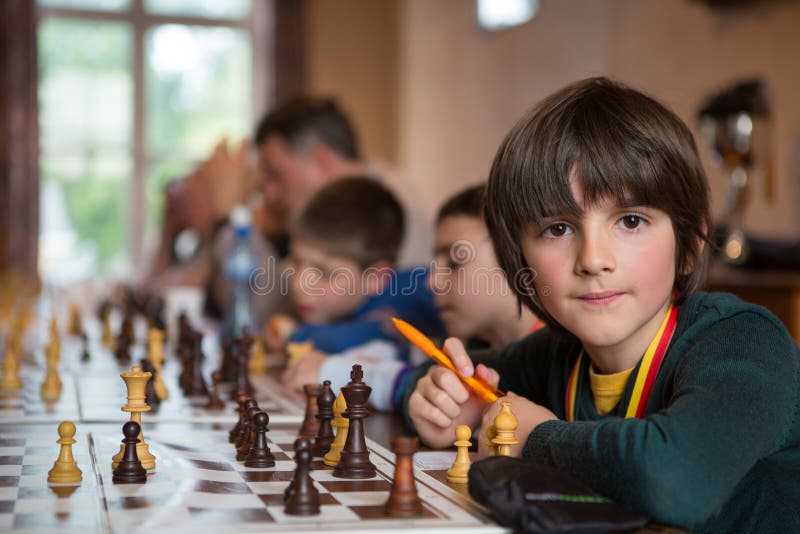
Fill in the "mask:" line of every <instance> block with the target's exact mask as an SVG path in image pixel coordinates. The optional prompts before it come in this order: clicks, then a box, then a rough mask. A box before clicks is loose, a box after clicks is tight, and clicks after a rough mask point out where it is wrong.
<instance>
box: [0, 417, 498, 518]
mask: <svg viewBox="0 0 800 534" xmlns="http://www.w3.org/2000/svg"><path fill="white" fill-rule="evenodd" d="M298 428H299V426H298V425H289V424H274V425H273V424H270V432H269V434H268V440H269V447H270V449H271V451H272V453H273V455H274V456H275V459H276V464H275V466H274V467H271V468H260V469H259V468H247V467H244V465H243V463H242V462H237V461H236V458H235V451H234V446H233V445H231V444H230V443H228V430H229V428H228V427H227V426H224V425H219V424H208V423H203V424H201V423H194V424H191V425H189V424H181V423H154V424H145V429H144V432H145V439H146V441H147V443H148V444H149V447H150V452H151V453H153V454H154V455H155V456H156V468H155V470H154V472H153V473H152V474H150V475H148V480H147V482H146V483H145V484H113V483H112V482H111V457H112V456H113V455H114V454H116V453H117V452H118V451H119V450H120V439H121V437H122V435H121V432H120V430H119V425H108V424H81V425H78V433H77V434H76V436H75V439H77V443H76V444H75V445H73V454H74V456H75V458H76V460H77V462H78V465H79V467H80V469H81V470H82V471H83V481H82V484H81V485H80V486H78V487H75V486H72V487H66V486H53V485H48V483H47V471H48V470H49V469H50V468H51V467H52V465H53V461H54V460H55V459H56V457H57V456H58V448H59V447H58V445H57V444H56V443H55V441H56V439H58V435H57V432H56V428H55V425H0V435H1V436H2V438H0V529H2V530H3V531H10V532H17V531H36V530H39V531H42V532H56V529H57V531H58V533H59V534H61V533H64V532H71V531H76V532H78V531H80V532H86V531H92V532H95V531H112V532H131V531H133V530H140V529H142V528H148V527H153V528H155V529H157V530H156V531H157V532H159V533H161V532H178V531H180V532H192V531H197V530H198V529H200V530H208V529H210V530H213V531H214V532H248V531H262V532H264V531H266V532H279V531H292V532H320V531H325V532H354V531H356V532H403V531H405V532H409V531H411V530H418V531H424V532H475V533H479V532H487V533H489V532H507V531H506V530H504V529H502V528H501V527H499V526H497V525H496V524H495V523H494V522H492V521H491V519H489V517H488V515H487V514H486V513H485V511H484V510H482V509H481V508H480V507H479V506H478V505H477V504H475V503H474V502H473V501H472V500H471V499H469V497H467V496H465V494H464V492H463V489H462V490H459V489H458V488H453V487H450V486H449V485H448V484H446V483H442V482H440V481H439V480H437V477H436V476H432V475H431V474H429V473H426V472H422V470H417V469H415V472H414V476H415V480H416V487H417V491H418V493H419V496H420V498H421V500H422V503H423V513H422V515H421V516H418V517H414V518H408V519H401V518H391V517H387V516H385V514H384V508H383V503H384V502H385V501H386V499H387V498H388V495H389V490H390V488H391V484H392V479H393V477H394V455H393V454H392V453H391V452H389V451H387V450H386V449H384V448H383V447H381V446H380V445H378V444H376V443H375V442H374V441H372V440H370V439H367V446H368V449H369V450H370V461H371V462H372V463H373V464H375V466H376V468H377V474H376V476H375V477H373V478H370V479H363V480H343V479H338V478H334V477H333V475H332V469H331V468H329V467H326V466H325V465H324V464H323V463H322V462H321V461H320V460H317V459H315V460H314V461H313V463H312V465H311V477H312V478H313V480H314V485H315V487H316V488H317V489H318V491H319V492H320V503H321V506H320V514H319V515H315V516H289V515H286V514H285V513H284V503H283V492H284V490H285V488H286V487H287V485H288V484H289V482H290V480H291V479H292V477H293V473H294V468H295V463H294V461H293V460H292V457H293V452H292V443H293V442H294V440H295V438H296V437H297V432H298Z"/></svg>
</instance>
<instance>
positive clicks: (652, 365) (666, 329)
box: [565, 304, 678, 421]
mask: <svg viewBox="0 0 800 534" xmlns="http://www.w3.org/2000/svg"><path fill="white" fill-rule="evenodd" d="M677 323H678V308H677V307H675V306H673V305H672V304H670V306H669V309H668V310H667V313H666V315H665V316H664V320H663V321H661V326H660V327H659V328H658V332H657V333H656V335H655V337H654V338H653V340H652V341H650V345H649V346H648V347H647V350H646V351H645V353H644V356H643V357H642V361H641V362H640V363H639V370H638V372H637V373H636V380H635V382H634V385H633V391H632V392H631V395H630V398H629V399H628V405H627V407H626V408H625V417H626V418H630V417H637V418H641V417H642V416H643V415H644V410H645V407H646V406H647V400H648V399H649V398H650V393H651V391H652V390H653V384H654V383H655V381H656V376H657V375H658V371H659V369H660V368H661V362H662V361H663V360H664V354H666V352H667V348H668V347H669V343H670V341H672V335H673V334H674V333H675V326H676V325H677ZM582 363H583V351H581V353H580V354H579V355H578V359H577V360H576V361H575V365H574V366H573V367H572V372H571V373H570V375H569V380H568V381H567V395H566V399H565V404H566V406H565V408H566V414H567V421H574V420H575V404H576V399H577V389H578V388H577V383H578V375H579V374H580V372H581V368H582Z"/></svg>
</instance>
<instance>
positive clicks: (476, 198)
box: [436, 184, 486, 224]
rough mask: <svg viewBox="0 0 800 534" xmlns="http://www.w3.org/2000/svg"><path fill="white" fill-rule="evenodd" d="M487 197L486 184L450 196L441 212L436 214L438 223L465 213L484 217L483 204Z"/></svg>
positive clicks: (468, 215) (440, 209) (470, 215)
mask: <svg viewBox="0 0 800 534" xmlns="http://www.w3.org/2000/svg"><path fill="white" fill-rule="evenodd" d="M485 199H486V184H480V185H475V186H472V187H469V188H467V189H464V190H462V191H460V192H458V193H456V194H455V195H453V196H452V197H450V198H448V199H447V200H446V201H445V203H444V204H442V207H441V208H439V213H437V214H436V224H439V223H440V222H442V219H445V218H447V217H456V216H458V215H465V216H467V217H475V218H478V219H479V218H481V217H483V204H484V202H485Z"/></svg>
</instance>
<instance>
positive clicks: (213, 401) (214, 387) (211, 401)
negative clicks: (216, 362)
mask: <svg viewBox="0 0 800 534" xmlns="http://www.w3.org/2000/svg"><path fill="white" fill-rule="evenodd" d="M221 381H222V373H221V372H219V371H214V372H213V373H211V394H210V395H209V396H208V402H207V403H206V410H222V409H223V408H225V403H224V402H223V400H222V399H221V398H219V383H220V382H221Z"/></svg>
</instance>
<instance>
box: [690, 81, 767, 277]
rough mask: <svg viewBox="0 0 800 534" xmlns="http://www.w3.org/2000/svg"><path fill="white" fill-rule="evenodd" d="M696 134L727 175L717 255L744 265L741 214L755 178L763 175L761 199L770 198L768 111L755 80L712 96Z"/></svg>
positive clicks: (745, 250)
mask: <svg viewBox="0 0 800 534" xmlns="http://www.w3.org/2000/svg"><path fill="white" fill-rule="evenodd" d="M698 115H699V118H700V127H701V131H702V135H703V137H704V138H705V140H706V142H707V143H708V145H709V146H710V147H711V149H712V152H713V153H714V156H715V160H716V162H717V164H718V165H719V166H720V167H721V168H722V169H723V170H724V171H725V173H726V174H727V177H728V187H727V192H726V195H725V201H724V213H723V216H722V219H721V221H720V223H721V226H723V227H724V228H725V230H726V231H725V234H724V235H723V238H722V247H721V252H722V256H723V259H724V260H725V261H726V262H727V263H729V264H732V265H742V264H744V263H745V262H746V261H747V260H748V258H749V255H750V249H749V247H748V241H747V237H746V235H745V232H744V214H745V208H746V206H747V202H748V196H749V194H751V191H752V189H753V182H754V179H755V178H756V176H758V175H763V182H764V192H765V194H766V196H767V199H768V200H770V201H772V200H773V199H774V198H773V197H774V193H775V191H774V186H773V183H772V175H771V173H770V172H769V160H768V153H769V150H768V137H769V136H768V134H769V118H770V109H769V104H768V101H767V96H766V90H765V87H764V85H763V84H762V83H761V82H760V81H759V80H749V81H745V82H741V83H738V84H736V85H734V86H733V87H731V88H729V89H726V90H724V91H723V92H721V93H718V94H716V95H713V96H712V97H711V98H710V99H709V100H708V101H707V103H706V104H705V105H704V106H703V108H702V109H701V110H700V112H699V113H698Z"/></svg>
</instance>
